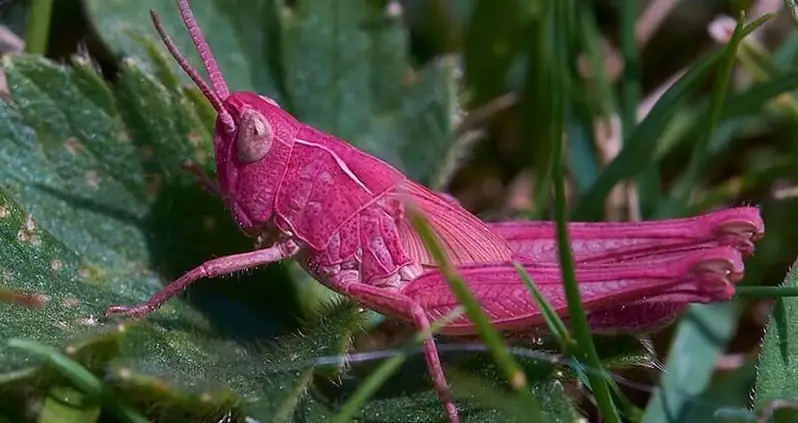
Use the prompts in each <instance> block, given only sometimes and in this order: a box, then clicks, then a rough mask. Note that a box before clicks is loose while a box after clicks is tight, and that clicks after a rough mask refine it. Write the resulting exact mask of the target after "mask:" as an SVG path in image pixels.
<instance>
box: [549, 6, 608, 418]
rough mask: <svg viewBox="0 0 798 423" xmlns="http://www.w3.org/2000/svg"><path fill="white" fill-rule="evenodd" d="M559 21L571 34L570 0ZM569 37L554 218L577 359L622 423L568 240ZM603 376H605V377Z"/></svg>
mask: <svg viewBox="0 0 798 423" xmlns="http://www.w3.org/2000/svg"><path fill="white" fill-rule="evenodd" d="M553 9H554V13H555V21H556V22H558V23H559V24H560V26H561V30H562V32H563V33H565V34H568V33H570V32H569V31H568V29H569V26H570V25H569V24H570V23H573V22H574V20H573V19H570V17H571V16H572V14H573V11H574V10H575V8H574V4H573V2H572V1H570V0H560V1H557V2H554V7H553ZM565 41H566V39H565V37H559V38H558V39H557V40H555V43H556V45H557V48H555V51H556V52H558V53H559V54H556V55H555V58H556V63H555V65H556V66H555V67H554V68H553V69H550V71H551V72H552V86H553V90H552V92H553V93H554V95H553V96H552V104H551V110H552V116H553V118H554V119H552V125H553V127H554V128H555V129H556V130H554V131H552V133H553V134H555V135H556V136H557V138H556V139H554V142H553V145H554V152H553V154H552V155H553V160H552V164H551V168H552V177H553V181H554V215H555V219H556V223H557V250H558V256H559V261H560V268H561V270H562V280H563V288H564V290H565V296H566V300H567V304H568V317H569V320H570V323H571V328H572V330H573V334H574V338H575V340H576V345H575V348H573V350H574V353H575V355H577V356H578V357H580V360H579V361H581V362H583V363H585V364H586V365H587V366H589V367H592V368H594V369H596V370H597V371H598V373H590V374H588V379H589V381H590V384H591V386H592V388H593V394H594V395H595V397H596V402H597V403H598V409H599V411H600V412H601V415H602V417H603V419H604V421H606V422H608V423H620V421H621V417H620V415H619V414H618V410H617V408H616V407H615V404H614V403H613V401H612V394H611V393H610V389H609V386H608V383H607V379H608V378H609V375H608V374H606V371H604V368H603V367H602V365H601V361H600V360H599V357H598V352H597V351H596V346H595V344H593V338H592V336H591V334H590V327H589V326H588V323H587V313H586V312H585V309H584V307H583V306H582V299H581V297H580V294H579V286H578V285H577V281H576V274H575V271H574V263H573V257H572V255H571V248H570V242H569V237H568V226H567V217H566V216H567V211H566V204H565V203H566V199H565V154H564V151H563V150H564V145H563V144H564V143H565V139H563V137H562V134H563V133H564V130H565V121H566V116H567V111H566V109H567V107H568V103H567V99H569V98H570V94H571V92H570V89H571V86H570V85H569V84H570V82H571V81H570V80H569V79H568V78H567V77H566V75H564V74H563V72H562V71H560V70H561V69H568V60H569V56H568V47H569V46H568V44H566V43H565ZM601 373H604V375H602V374H601Z"/></svg>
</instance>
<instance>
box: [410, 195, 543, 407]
mask: <svg viewBox="0 0 798 423" xmlns="http://www.w3.org/2000/svg"><path fill="white" fill-rule="evenodd" d="M407 210H408V213H407V214H408V216H409V218H410V220H411V222H412V223H413V226H414V227H415V229H416V231H417V232H418V234H419V236H420V237H421V239H422V241H423V242H424V246H425V247H426V248H427V250H428V251H429V252H430V253H431V254H432V256H433V257H434V258H435V262H436V263H438V265H439V266H440V269H441V272H442V273H443V275H444V277H445V279H446V283H447V284H448V285H449V289H451V290H452V293H454V295H455V297H456V298H457V301H458V302H459V303H460V304H462V305H463V306H465V308H466V313H467V314H468V317H469V319H470V320H471V321H472V322H473V323H474V326H475V327H476V330H477V334H478V335H479V337H480V338H481V339H482V341H483V342H484V343H485V346H486V347H487V348H488V351H489V352H490V353H491V355H493V357H494V359H495V360H496V362H497V363H498V364H499V366H500V367H501V368H502V370H503V371H504V373H505V376H506V377H507V380H508V381H509V382H510V386H511V387H512V388H513V389H514V390H515V391H516V392H518V394H519V395H520V396H521V397H522V400H523V403H524V405H525V407H526V412H527V415H528V416H529V417H530V419H531V420H530V421H541V422H542V421H543V415H542V413H541V409H540V404H539V403H538V401H537V400H536V399H535V397H534V396H533V395H532V392H531V391H530V390H529V388H528V383H527V380H526V375H525V374H524V372H523V370H522V369H521V367H520V366H519V365H518V363H516V361H515V360H514V359H513V357H512V355H511V354H510V352H509V351H508V349H507V347H506V346H505V345H504V342H503V340H502V337H501V335H500V334H499V332H498V331H497V330H496V328H495V327H494V326H493V324H492V323H491V322H490V319H489V318H488V316H487V315H486V314H485V312H484V311H483V310H482V308H481V307H480V305H479V303H478V302H477V300H476V299H475V298H474V296H473V295H472V294H471V292H470V290H469V289H468V287H467V286H466V284H465V281H463V280H462V278H461V277H460V276H459V275H458V274H457V272H456V270H455V269H454V268H453V267H452V265H451V263H450V262H449V259H448V258H447V257H446V253H444V251H443V249H442V248H441V247H440V244H439V242H438V241H437V240H436V235H435V233H434V232H433V231H432V229H431V228H430V227H429V225H428V224H427V220H426V217H425V216H423V215H422V214H421V212H420V211H419V210H418V209H417V208H416V207H414V206H413V204H412V203H408V204H407Z"/></svg>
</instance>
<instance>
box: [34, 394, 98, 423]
mask: <svg viewBox="0 0 798 423" xmlns="http://www.w3.org/2000/svg"><path fill="white" fill-rule="evenodd" d="M101 411H102V410H101V408H100V407H99V406H98V405H96V404H91V403H87V401H86V395H85V394H83V393H82V392H78V391H77V390H75V389H72V388H71V387H62V386H57V387H54V388H52V389H50V393H49V395H48V396H47V399H46V400H45V401H44V405H42V411H41V414H40V415H39V419H38V420H37V421H36V423H95V422H97V421H99V419H100V413H101Z"/></svg>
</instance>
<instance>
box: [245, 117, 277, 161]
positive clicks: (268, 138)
mask: <svg viewBox="0 0 798 423" xmlns="http://www.w3.org/2000/svg"><path fill="white" fill-rule="evenodd" d="M273 138H274V131H273V130H272V126H271V125H270V124H269V122H268V121H267V120H266V118H265V117H264V116H263V115H262V114H260V113H259V112H258V111H256V110H252V109H250V110H246V111H244V113H242V114H241V123H240V126H239V130H238V137H237V138H236V147H237V148H238V158H239V159H240V160H241V161H242V162H244V163H252V162H256V161H258V160H260V159H262V158H263V156H265V155H266V153H268V152H269V149H270V148H272V142H273V141H274V140H273Z"/></svg>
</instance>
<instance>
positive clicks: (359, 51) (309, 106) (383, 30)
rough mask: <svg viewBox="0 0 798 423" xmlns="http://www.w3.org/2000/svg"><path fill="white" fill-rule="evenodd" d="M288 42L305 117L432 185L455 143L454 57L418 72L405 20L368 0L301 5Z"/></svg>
mask: <svg viewBox="0 0 798 423" xmlns="http://www.w3.org/2000/svg"><path fill="white" fill-rule="evenodd" d="M282 41H283V43H282V47H283V57H282V60H283V62H282V63H283V67H284V68H285V70H286V71H285V84H284V85H285V87H286V91H287V96H288V97H289V98H290V101H291V104H290V106H291V111H292V112H293V113H294V114H295V116H297V118H298V119H300V120H302V121H303V122H304V123H306V124H309V125H311V126H314V127H316V128H318V129H321V130H323V131H327V132H330V133H332V134H334V135H336V136H338V137H339V138H341V139H344V140H347V141H349V142H351V143H352V144H354V145H355V146H357V147H358V148H361V149H363V150H365V151H367V152H369V153H371V154H374V155H376V156H378V157H380V158H382V159H384V160H386V161H388V162H389V163H391V164H392V165H394V166H397V167H398V168H399V169H400V170H402V171H403V172H404V173H405V174H407V175H408V176H410V177H411V178H414V179H417V180H421V181H423V182H429V180H430V178H431V177H432V175H433V172H434V170H435V166H436V165H437V164H438V162H439V159H440V157H441V156H442V155H443V154H444V153H445V152H446V150H447V148H448V146H449V144H450V143H451V142H452V141H453V135H452V126H453V124H452V119H453V118H454V115H455V113H456V111H457V110H456V107H457V104H456V101H455V98H454V95H455V87H454V85H453V83H454V79H453V71H454V64H453V63H452V62H451V61H449V60H441V61H438V62H434V63H433V64H431V65H429V66H427V67H425V68H423V69H421V70H418V71H417V70H414V69H413V68H412V67H411V65H410V62H409V59H408V57H407V55H408V52H407V35H406V33H405V31H404V30H403V29H402V27H401V21H400V20H399V19H398V18H397V17H393V16H390V15H387V14H386V12H385V11H383V10H378V9H375V8H373V7H371V6H369V5H368V4H367V2H364V1H361V0H340V1H335V2H318V1H309V0H305V1H299V2H297V5H296V6H295V8H294V10H293V11H292V13H291V14H290V15H288V16H287V17H286V18H285V19H284V27H283V33H282Z"/></svg>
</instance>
